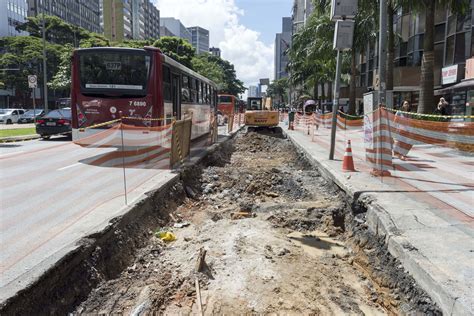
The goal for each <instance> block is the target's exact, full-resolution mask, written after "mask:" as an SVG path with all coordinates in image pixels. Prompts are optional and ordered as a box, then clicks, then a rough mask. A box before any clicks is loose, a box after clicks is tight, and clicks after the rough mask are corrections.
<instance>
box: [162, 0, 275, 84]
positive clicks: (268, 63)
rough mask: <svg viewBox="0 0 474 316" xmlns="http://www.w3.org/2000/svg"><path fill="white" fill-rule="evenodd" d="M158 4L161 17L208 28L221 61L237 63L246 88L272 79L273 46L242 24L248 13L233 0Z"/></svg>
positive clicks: (173, 0) (169, 0) (179, 0)
mask: <svg viewBox="0 0 474 316" xmlns="http://www.w3.org/2000/svg"><path fill="white" fill-rule="evenodd" d="M155 4H156V6H157V8H158V9H159V10H160V16H162V17H174V18H177V19H180V20H181V22H182V23H183V24H184V25H185V26H201V27H203V28H205V29H208V30H209V32H210V45H211V46H215V47H216V46H217V47H219V48H220V49H221V51H222V58H224V59H227V60H229V61H230V62H231V63H233V64H234V66H235V69H236V72H237V77H238V78H239V79H240V80H242V81H243V82H244V83H245V84H246V86H248V85H249V84H255V83H257V82H258V80H259V79H260V78H272V77H273V58H274V50H273V44H272V45H265V44H264V43H263V42H262V41H261V40H260V39H259V37H260V33H258V32H257V31H254V30H251V29H249V28H247V27H246V26H244V25H242V24H240V23H239V16H241V15H244V14H245V12H244V11H243V10H242V9H240V8H238V7H237V6H236V4H235V2H234V0H155Z"/></svg>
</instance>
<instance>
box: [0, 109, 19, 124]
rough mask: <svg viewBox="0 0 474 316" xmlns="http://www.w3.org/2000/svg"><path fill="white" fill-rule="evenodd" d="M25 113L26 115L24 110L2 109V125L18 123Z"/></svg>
mask: <svg viewBox="0 0 474 316" xmlns="http://www.w3.org/2000/svg"><path fill="white" fill-rule="evenodd" d="M23 113H25V110H23V109H0V124H13V123H18V119H19V118H20V116H21V115H22V114H23Z"/></svg>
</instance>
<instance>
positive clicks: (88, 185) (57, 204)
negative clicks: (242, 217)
mask: <svg viewBox="0 0 474 316" xmlns="http://www.w3.org/2000/svg"><path fill="white" fill-rule="evenodd" d="M219 132H220V134H225V133H224V127H220V128H219ZM205 142H206V140H204V141H202V142H199V143H197V144H195V145H193V149H192V153H196V152H199V151H202V150H203V149H204V148H205ZM117 150H118V149H117V148H84V147H81V146H78V145H76V144H74V143H72V142H71V140H70V139H68V138H67V137H60V136H57V137H52V138H51V139H50V140H32V141H24V142H17V143H4V144H0V177H1V179H2V187H1V189H0V275H1V278H0V289H1V291H0V293H1V294H0V301H4V300H5V299H6V298H8V297H10V296H11V295H12V294H14V293H15V292H17V291H18V290H21V288H22V287H24V286H26V284H27V283H28V282H31V281H32V280H33V279H34V278H37V277H39V276H40V275H41V273H42V272H44V271H45V269H46V268H47V267H48V266H49V265H51V264H53V263H54V262H56V261H57V260H59V259H60V258H61V256H63V255H64V254H65V253H66V251H65V250H64V248H65V247H66V246H67V245H71V244H74V243H76V242H77V241H78V240H80V239H81V238H83V237H84V236H86V235H87V234H88V233H89V232H90V231H91V230H93V229H94V227H97V226H99V225H102V224H103V223H104V222H108V221H109V220H110V219H112V218H113V217H115V216H117V214H120V211H121V209H123V207H124V206H125V194H124V193H125V182H126V189H127V190H126V191H127V202H128V205H130V204H132V203H133V202H134V201H137V200H138V199H140V197H142V196H143V195H144V194H145V193H146V192H147V191H149V190H150V189H151V188H156V187H157V186H159V185H162V184H164V183H166V182H167V181H169V179H171V178H172V177H174V176H176V174H175V173H173V172H172V171H171V170H169V169H168V168H167V167H168V165H167V160H163V159H162V158H160V159H161V160H158V159H157V160H155V161H147V162H143V163H141V164H139V165H134V166H133V167H127V168H125V172H124V169H123V168H121V167H108V166H107V164H105V165H97V164H96V163H94V164H91V163H90V162H91V161H94V162H96V161H101V159H103V158H104V157H108V156H110V154H111V152H113V151H117ZM124 174H125V180H126V181H124ZM40 265H41V266H43V267H42V268H41V269H38V266H40Z"/></svg>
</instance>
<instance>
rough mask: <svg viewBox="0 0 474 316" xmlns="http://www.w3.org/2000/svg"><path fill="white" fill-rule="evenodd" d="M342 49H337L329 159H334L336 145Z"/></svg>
mask: <svg viewBox="0 0 474 316" xmlns="http://www.w3.org/2000/svg"><path fill="white" fill-rule="evenodd" d="M341 63H342V54H341V50H340V49H338V50H337V63H336V82H335V83H334V93H333V95H334V99H333V101H332V126H331V149H330V151H329V159H330V160H334V150H335V147H336V128H337V110H338V107H339V88H340V85H341Z"/></svg>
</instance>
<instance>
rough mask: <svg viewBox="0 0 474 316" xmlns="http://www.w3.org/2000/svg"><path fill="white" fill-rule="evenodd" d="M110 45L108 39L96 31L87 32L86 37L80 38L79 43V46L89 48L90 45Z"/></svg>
mask: <svg viewBox="0 0 474 316" xmlns="http://www.w3.org/2000/svg"><path fill="white" fill-rule="evenodd" d="M108 46H112V44H111V43H110V41H109V40H108V39H107V38H106V37H104V36H102V35H100V34H96V33H89V36H88V37H86V38H82V39H81V41H80V44H79V47H80V48H91V47H108Z"/></svg>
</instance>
